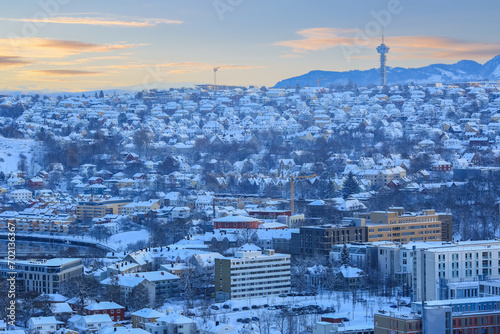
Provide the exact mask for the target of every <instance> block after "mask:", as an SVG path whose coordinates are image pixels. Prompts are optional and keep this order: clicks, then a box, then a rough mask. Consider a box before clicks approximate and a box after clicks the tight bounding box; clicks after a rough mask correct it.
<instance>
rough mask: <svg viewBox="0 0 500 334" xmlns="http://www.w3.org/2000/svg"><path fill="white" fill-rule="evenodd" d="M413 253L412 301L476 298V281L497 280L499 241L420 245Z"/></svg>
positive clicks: (499, 272) (499, 273)
mask: <svg viewBox="0 0 500 334" xmlns="http://www.w3.org/2000/svg"><path fill="white" fill-rule="evenodd" d="M413 256H414V259H413V273H414V274H413V284H412V286H413V300H415V301H421V300H436V299H458V298H469V297H477V296H478V295H479V281H483V280H498V279H500V265H499V261H500V241H478V242H463V243H456V244H451V245H443V247H435V248H430V249H425V248H422V249H420V250H418V251H415V252H414V255H413Z"/></svg>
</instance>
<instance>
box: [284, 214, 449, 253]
mask: <svg viewBox="0 0 500 334" xmlns="http://www.w3.org/2000/svg"><path fill="white" fill-rule="evenodd" d="M452 221H453V216H452V215H451V214H447V213H436V212H435V210H424V211H422V212H421V213H405V211H404V208H391V209H389V210H388V211H373V212H371V213H366V214H358V216H357V217H355V218H344V219H343V220H342V222H341V223H340V224H337V225H333V224H330V225H321V226H304V227H301V228H300V231H299V235H297V234H292V252H293V254H302V255H307V256H312V255H318V254H321V255H325V256H328V255H329V254H330V252H331V251H332V247H333V246H335V245H343V244H350V243H362V242H395V243H402V244H405V243H408V242H411V241H442V240H444V241H449V240H451V239H452V236H453V234H452V228H453V225H452V224H453V223H452Z"/></svg>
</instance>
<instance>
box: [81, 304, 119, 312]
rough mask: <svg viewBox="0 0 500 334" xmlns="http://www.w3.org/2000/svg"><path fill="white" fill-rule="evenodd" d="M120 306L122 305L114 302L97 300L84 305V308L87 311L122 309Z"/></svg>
mask: <svg viewBox="0 0 500 334" xmlns="http://www.w3.org/2000/svg"><path fill="white" fill-rule="evenodd" d="M122 308H124V307H123V306H121V305H119V304H117V303H114V302H99V303H94V304H92V305H89V306H85V309H86V310H89V311H100V310H111V309H122Z"/></svg>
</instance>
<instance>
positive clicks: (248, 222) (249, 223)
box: [214, 216, 259, 229]
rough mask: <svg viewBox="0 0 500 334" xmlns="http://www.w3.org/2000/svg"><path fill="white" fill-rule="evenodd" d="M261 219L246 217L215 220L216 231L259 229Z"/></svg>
mask: <svg viewBox="0 0 500 334" xmlns="http://www.w3.org/2000/svg"><path fill="white" fill-rule="evenodd" d="M258 227H259V219H257V218H254V217H246V216H226V217H222V218H217V219H214V229H220V228H242V229H247V228H252V229H253V228H258Z"/></svg>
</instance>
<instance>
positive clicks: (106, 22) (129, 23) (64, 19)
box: [0, 16, 183, 28]
mask: <svg viewBox="0 0 500 334" xmlns="http://www.w3.org/2000/svg"><path fill="white" fill-rule="evenodd" d="M0 21H13V22H36V23H38V22H40V23H60V24H86V25H97V26H108V27H109V26H119V27H131V28H149V27H154V26H157V25H158V24H181V23H183V22H182V21H180V20H168V19H158V18H152V19H144V20H135V21H134V20H117V19H111V18H103V17H70V16H60V17H52V18H47V19H27V18H21V19H15V18H7V17H1V18H0Z"/></svg>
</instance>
